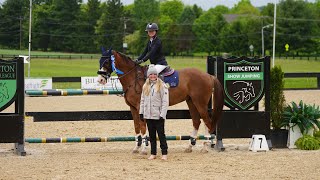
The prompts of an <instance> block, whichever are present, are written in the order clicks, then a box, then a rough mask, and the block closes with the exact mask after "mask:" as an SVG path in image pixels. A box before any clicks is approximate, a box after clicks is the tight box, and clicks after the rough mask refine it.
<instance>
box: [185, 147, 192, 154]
mask: <svg viewBox="0 0 320 180" xmlns="http://www.w3.org/2000/svg"><path fill="white" fill-rule="evenodd" d="M184 152H185V153H191V152H192V149H191V148H187V149H185V150H184Z"/></svg>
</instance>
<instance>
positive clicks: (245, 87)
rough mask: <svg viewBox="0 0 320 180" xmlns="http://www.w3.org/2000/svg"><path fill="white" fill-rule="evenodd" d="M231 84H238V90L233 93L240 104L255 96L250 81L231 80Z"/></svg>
mask: <svg viewBox="0 0 320 180" xmlns="http://www.w3.org/2000/svg"><path fill="white" fill-rule="evenodd" d="M233 84H237V85H238V86H240V88H239V89H238V91H236V92H235V93H233V97H234V99H235V100H236V101H238V102H239V103H240V104H242V103H243V102H248V101H250V100H251V99H252V98H254V97H255V96H256V95H255V92H254V87H253V86H252V83H249V82H246V81H235V82H233Z"/></svg>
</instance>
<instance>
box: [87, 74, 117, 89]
mask: <svg viewBox="0 0 320 180" xmlns="http://www.w3.org/2000/svg"><path fill="white" fill-rule="evenodd" d="M81 89H122V85H121V83H120V81H119V79H118V77H117V76H111V77H110V78H109V79H108V81H107V83H106V84H105V85H101V84H99V83H98V77H96V76H93V77H81Z"/></svg>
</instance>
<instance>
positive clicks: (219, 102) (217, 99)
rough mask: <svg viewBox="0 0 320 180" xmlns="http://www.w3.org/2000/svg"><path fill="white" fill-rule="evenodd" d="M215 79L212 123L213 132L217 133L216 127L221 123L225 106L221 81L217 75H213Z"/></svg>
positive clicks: (213, 79)
mask: <svg viewBox="0 0 320 180" xmlns="http://www.w3.org/2000/svg"><path fill="white" fill-rule="evenodd" d="M212 81H213V87H212V91H213V98H212V105H213V112H212V113H213V114H212V116H211V123H212V127H213V129H212V132H210V133H212V134H215V132H216V128H217V126H218V125H219V122H220V120H221V116H222V110H223V106H224V91H223V87H222V85H221V83H220V81H219V80H218V79H217V78H216V77H215V76H212Z"/></svg>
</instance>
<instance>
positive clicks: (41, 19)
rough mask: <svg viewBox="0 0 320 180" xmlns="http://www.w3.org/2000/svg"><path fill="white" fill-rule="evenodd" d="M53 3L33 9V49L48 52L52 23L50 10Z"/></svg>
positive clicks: (44, 3)
mask: <svg viewBox="0 0 320 180" xmlns="http://www.w3.org/2000/svg"><path fill="white" fill-rule="evenodd" d="M51 5H52V3H51V2H49V1H48V2H42V3H41V4H35V5H34V8H33V23H32V48H33V49H40V50H42V51H48V48H49V44H50V33H51V23H50V19H48V18H49V17H50V8H51Z"/></svg>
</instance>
